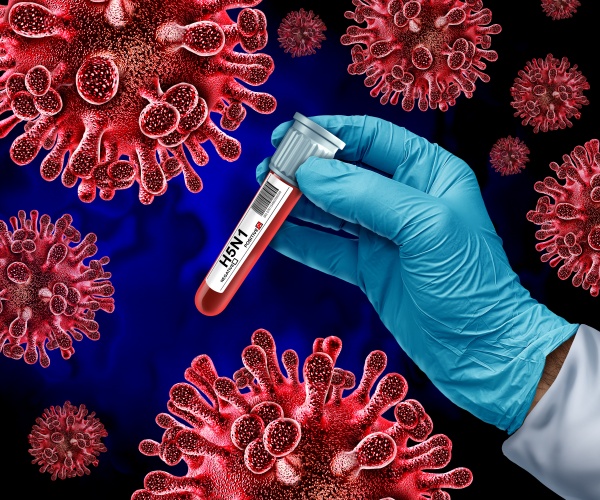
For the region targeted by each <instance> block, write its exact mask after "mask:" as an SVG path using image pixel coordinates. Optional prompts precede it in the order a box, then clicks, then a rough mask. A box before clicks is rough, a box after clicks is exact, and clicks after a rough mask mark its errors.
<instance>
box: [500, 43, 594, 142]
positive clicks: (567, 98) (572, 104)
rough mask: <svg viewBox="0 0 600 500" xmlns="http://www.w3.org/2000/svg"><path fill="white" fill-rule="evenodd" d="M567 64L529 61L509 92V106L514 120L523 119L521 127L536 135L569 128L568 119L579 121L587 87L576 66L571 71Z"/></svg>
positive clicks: (564, 60)
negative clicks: (516, 118)
mask: <svg viewBox="0 0 600 500" xmlns="http://www.w3.org/2000/svg"><path fill="white" fill-rule="evenodd" d="M570 65H571V64H570V63H569V60H568V59H567V58H566V57H563V58H562V59H561V60H560V61H559V60H558V59H556V58H554V57H553V56H552V54H548V55H547V56H546V59H541V58H540V59H532V60H531V61H528V62H527V64H526V66H525V69H524V70H519V76H518V77H517V78H515V82H514V84H513V86H512V87H511V89H510V93H511V96H512V98H513V99H514V100H513V101H512V102H511V103H510V104H511V106H512V107H513V108H515V109H516V110H517V111H516V112H515V116H517V117H520V118H522V119H523V121H522V124H523V125H531V126H532V127H533V131H534V132H535V133H538V132H539V131H540V130H541V131H542V132H547V131H548V130H558V129H565V128H567V127H572V126H573V122H571V120H570V118H575V119H577V120H578V119H579V118H580V117H581V113H580V112H579V110H580V109H581V108H582V107H583V106H585V105H586V104H589V101H588V100H587V98H586V97H585V96H584V95H583V91H584V90H588V89H589V88H590V84H589V83H588V81H587V79H586V78H585V76H583V74H582V73H581V71H578V70H577V65H576V64H575V65H574V66H573V67H571V68H569V67H570Z"/></svg>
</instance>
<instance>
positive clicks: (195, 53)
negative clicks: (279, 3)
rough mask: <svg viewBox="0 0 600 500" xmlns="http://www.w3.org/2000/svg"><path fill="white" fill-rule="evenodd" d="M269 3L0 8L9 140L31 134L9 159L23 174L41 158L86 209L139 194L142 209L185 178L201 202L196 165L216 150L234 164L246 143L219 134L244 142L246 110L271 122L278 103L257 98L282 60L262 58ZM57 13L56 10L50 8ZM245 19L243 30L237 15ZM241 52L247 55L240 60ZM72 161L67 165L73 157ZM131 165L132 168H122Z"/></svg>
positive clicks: (3, 125) (123, 1)
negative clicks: (15, 132) (215, 118)
mask: <svg viewBox="0 0 600 500" xmlns="http://www.w3.org/2000/svg"><path fill="white" fill-rule="evenodd" d="M260 1H261V0H223V1H218V2H217V1H212V0H200V1H195V0H183V1H182V0H161V1H158V0H140V1H135V2H131V1H129V0H95V1H92V2H90V1H87V0H71V1H64V0H61V1H58V0H57V1H52V2H50V1H49V2H45V4H42V3H33V2H10V5H9V6H0V53H1V55H2V56H1V57H0V70H4V74H3V75H2V76H1V77H0V89H1V90H0V112H6V111H12V113H13V114H12V115H11V116H9V117H8V118H5V119H4V120H2V121H1V122H0V137H5V136H6V135H7V134H8V133H9V132H10V131H11V129H13V128H14V127H15V125H17V124H18V123H19V122H21V121H25V122H26V123H25V132H24V133H23V134H22V135H20V136H19V137H17V138H16V139H15V141H14V142H13V144H12V146H11V148H10V156H11V158H12V160H13V161H14V162H15V163H17V164H18V165H26V164H28V163H30V162H31V161H32V160H33V159H34V158H35V157H36V156H37V155H38V153H39V151H40V150H41V148H42V147H43V148H45V149H50V150H51V151H50V153H49V154H48V155H47V156H46V157H45V158H44V159H43V161H42V163H41V174H42V177H43V178H44V179H46V180H48V181H51V180H54V179H56V178H58V177H59V176H61V172H62V176H61V179H62V183H63V184H64V185H65V186H67V187H73V186H74V185H75V184H76V183H77V182H79V186H78V194H79V197H80V198H81V200H83V201H85V202H90V201H92V200H93V199H94V198H95V197H96V191H99V193H100V197H101V198H102V199H104V200H109V199H111V198H112V197H113V196H114V194H115V191H116V190H118V189H125V188H128V187H130V186H132V185H133V183H135V182H137V183H138V184H139V198H140V200H141V202H142V203H146V204H147V203H151V202H152V201H153V199H154V197H155V196H158V195H162V194H163V193H164V192H165V191H166V189H167V181H168V180H170V179H171V178H173V177H175V176H176V175H179V174H181V173H183V177H184V181H185V184H186V186H187V188H188V189H189V190H190V191H191V192H194V193H196V192H198V191H200V189H202V181H201V180H200V177H199V176H198V174H197V173H196V172H195V171H194V169H193V168H192V166H191V165H190V163H189V162H188V160H187V157H186V154H185V152H184V146H185V147H186V148H187V150H188V151H189V153H190V155H191V158H192V159H193V161H194V162H195V163H196V164H197V165H205V164H206V163H207V162H208V155H207V153H206V151H205V150H204V148H203V147H202V145H201V144H202V143H204V142H206V141H207V140H210V141H211V142H212V143H213V145H214V146H215V148H216V150H217V152H218V154H219V155H220V156H221V157H222V158H224V159H226V160H228V161H233V160H236V159H237V158H238V157H239V155H240V151H241V147H240V143H239V142H238V141H237V140H235V139H233V138H232V137H229V136H228V135H226V134H225V133H223V132H222V131H221V130H220V129H219V128H217V127H216V126H215V124H214V123H213V122H212V120H211V118H210V113H211V112H214V113H217V114H219V115H221V121H220V125H221V127H222V128H223V129H225V130H235V129H236V128H237V127H238V126H239V125H240V123H241V122H242V120H243V119H244V117H245V116H246V110H245V108H244V105H248V106H250V107H251V108H252V109H254V110H256V111H258V112H259V113H271V112H273V111H274V109H275V106H276V101H275V99H274V98H273V97H272V96H271V95H269V94H265V93H260V92H253V91H250V90H248V89H247V88H245V87H244V86H243V85H242V84H241V83H240V82H244V83H248V84H250V85H260V84H262V83H264V82H265V81H266V80H267V79H268V77H269V75H270V74H271V73H272V71H273V68H274V65H273V60H272V59H271V57H269V56H268V55H266V54H256V53H255V52H257V51H258V50H260V49H262V48H263V47H265V45H266V43H267V27H266V18H265V15H264V14H263V13H262V12H261V11H260V10H257V9H252V8H247V7H252V6H255V5H256V4H258V3H260ZM46 5H47V6H46ZM238 7H243V8H242V9H241V10H240V11H239V13H238V17H237V22H234V21H233V20H232V19H230V17H229V16H228V14H227V10H228V9H232V8H238ZM238 45H239V46H240V47H241V48H242V49H243V50H244V51H245V52H236V51H235V50H234V48H235V47H236V46H238ZM67 154H68V155H69V158H68V160H65V156H66V155H67ZM122 157H127V159H122Z"/></svg>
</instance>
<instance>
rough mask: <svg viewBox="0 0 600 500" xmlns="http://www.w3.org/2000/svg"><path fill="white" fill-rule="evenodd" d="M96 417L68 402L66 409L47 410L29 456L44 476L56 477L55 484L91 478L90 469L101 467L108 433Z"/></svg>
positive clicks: (33, 435)
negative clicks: (80, 478)
mask: <svg viewBox="0 0 600 500" xmlns="http://www.w3.org/2000/svg"><path fill="white" fill-rule="evenodd" d="M95 415H96V414H95V413H94V412H92V413H90V414H89V415H88V410H87V408H86V407H85V405H83V404H82V405H79V408H77V407H76V406H73V405H72V404H71V403H70V402H69V401H66V402H65V404H64V405H63V406H62V407H60V406H51V407H50V408H49V409H48V408H47V409H45V410H44V414H43V415H42V417H41V418H40V417H38V418H36V420H35V421H36V425H34V426H33V429H32V430H31V434H29V444H30V446H31V449H30V450H29V453H30V454H31V455H32V456H33V457H34V459H33V461H32V463H33V464H39V466H40V472H41V473H44V472H47V473H48V474H52V481H55V480H56V478H59V479H67V478H70V477H75V476H83V475H84V474H89V473H90V469H89V468H88V466H89V465H93V466H95V467H97V466H98V458H97V457H98V455H100V453H102V452H104V451H106V446H104V444H103V443H102V438H103V437H106V436H108V432H106V429H105V428H104V425H102V423H101V422H100V420H99V419H97V418H96V417H95Z"/></svg>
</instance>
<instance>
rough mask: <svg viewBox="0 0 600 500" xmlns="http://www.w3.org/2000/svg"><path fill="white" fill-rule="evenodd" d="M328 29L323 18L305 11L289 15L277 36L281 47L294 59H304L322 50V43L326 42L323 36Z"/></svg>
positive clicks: (282, 22) (280, 26) (282, 23)
mask: <svg viewBox="0 0 600 500" xmlns="http://www.w3.org/2000/svg"><path fill="white" fill-rule="evenodd" d="M326 30H327V28H326V26H325V23H324V22H323V21H322V20H321V18H320V17H319V16H318V15H316V14H315V13H314V12H313V11H312V10H309V11H308V12H307V11H305V10H304V9H300V10H299V11H293V12H290V13H288V14H287V15H286V16H285V17H284V18H283V20H282V21H281V24H280V25H279V28H278V29H277V35H279V38H278V39H277V40H278V41H279V46H280V47H281V48H282V49H283V50H284V51H285V53H286V54H287V53H290V54H291V55H292V57H302V56H308V55H312V54H316V52H317V49H320V48H321V42H322V41H323V40H325V35H324V34H323V32H324V31H326Z"/></svg>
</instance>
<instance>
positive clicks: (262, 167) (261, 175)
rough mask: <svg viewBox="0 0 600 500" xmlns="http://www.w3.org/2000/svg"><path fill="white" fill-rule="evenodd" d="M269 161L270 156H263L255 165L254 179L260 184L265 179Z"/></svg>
mask: <svg viewBox="0 0 600 500" xmlns="http://www.w3.org/2000/svg"><path fill="white" fill-rule="evenodd" d="M270 161H271V157H270V156H269V157H268V158H265V159H264V160H263V161H261V162H260V163H259V164H258V166H257V167H256V180H257V181H258V183H259V184H262V183H263V181H264V180H265V177H266V176H267V174H268V173H269V163H270Z"/></svg>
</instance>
